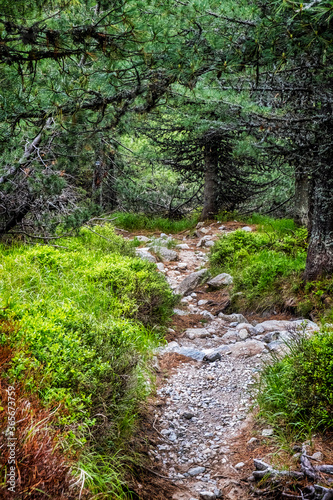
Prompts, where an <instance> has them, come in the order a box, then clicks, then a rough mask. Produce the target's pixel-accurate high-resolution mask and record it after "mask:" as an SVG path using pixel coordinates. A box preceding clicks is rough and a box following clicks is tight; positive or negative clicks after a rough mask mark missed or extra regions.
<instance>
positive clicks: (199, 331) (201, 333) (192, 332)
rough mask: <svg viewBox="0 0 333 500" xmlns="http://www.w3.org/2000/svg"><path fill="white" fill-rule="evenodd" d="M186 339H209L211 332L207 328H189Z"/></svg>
mask: <svg viewBox="0 0 333 500" xmlns="http://www.w3.org/2000/svg"><path fill="white" fill-rule="evenodd" d="M185 335H186V337H188V338H189V339H191V340H193V339H204V338H206V337H209V335H210V334H209V332H208V330H206V328H187V330H186V332H185Z"/></svg>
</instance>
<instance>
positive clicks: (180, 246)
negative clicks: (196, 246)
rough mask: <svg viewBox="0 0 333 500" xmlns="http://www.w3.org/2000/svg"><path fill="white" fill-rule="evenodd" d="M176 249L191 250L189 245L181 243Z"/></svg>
mask: <svg viewBox="0 0 333 500" xmlns="http://www.w3.org/2000/svg"><path fill="white" fill-rule="evenodd" d="M176 248H179V249H180V250H190V247H189V246H188V244H187V243H180V244H179V245H176Z"/></svg>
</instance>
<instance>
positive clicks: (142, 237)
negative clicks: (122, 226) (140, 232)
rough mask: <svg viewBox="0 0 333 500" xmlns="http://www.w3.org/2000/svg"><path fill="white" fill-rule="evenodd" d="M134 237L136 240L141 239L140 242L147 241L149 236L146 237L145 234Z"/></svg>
mask: <svg viewBox="0 0 333 500" xmlns="http://www.w3.org/2000/svg"><path fill="white" fill-rule="evenodd" d="M136 239H137V240H138V241H141V242H142V243H147V242H148V241H149V238H147V236H136Z"/></svg>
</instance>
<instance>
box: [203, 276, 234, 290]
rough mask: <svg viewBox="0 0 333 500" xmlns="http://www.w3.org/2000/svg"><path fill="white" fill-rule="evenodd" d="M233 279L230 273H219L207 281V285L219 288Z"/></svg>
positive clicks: (230, 282) (229, 283)
mask: <svg viewBox="0 0 333 500" xmlns="http://www.w3.org/2000/svg"><path fill="white" fill-rule="evenodd" d="M233 281H234V280H233V277H232V276H231V275H230V274H227V273H221V274H218V275H217V276H215V277H214V278H212V279H210V280H209V281H207V285H209V286H211V287H212V288H220V287H221V286H224V285H231V284H232V283H233Z"/></svg>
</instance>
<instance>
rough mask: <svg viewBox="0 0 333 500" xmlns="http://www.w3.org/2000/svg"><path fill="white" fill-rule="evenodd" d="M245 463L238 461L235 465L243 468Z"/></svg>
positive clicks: (236, 467) (237, 467)
mask: <svg viewBox="0 0 333 500" xmlns="http://www.w3.org/2000/svg"><path fill="white" fill-rule="evenodd" d="M244 465H245V464H244V462H238V464H236V465H235V469H242V468H243V467H244Z"/></svg>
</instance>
